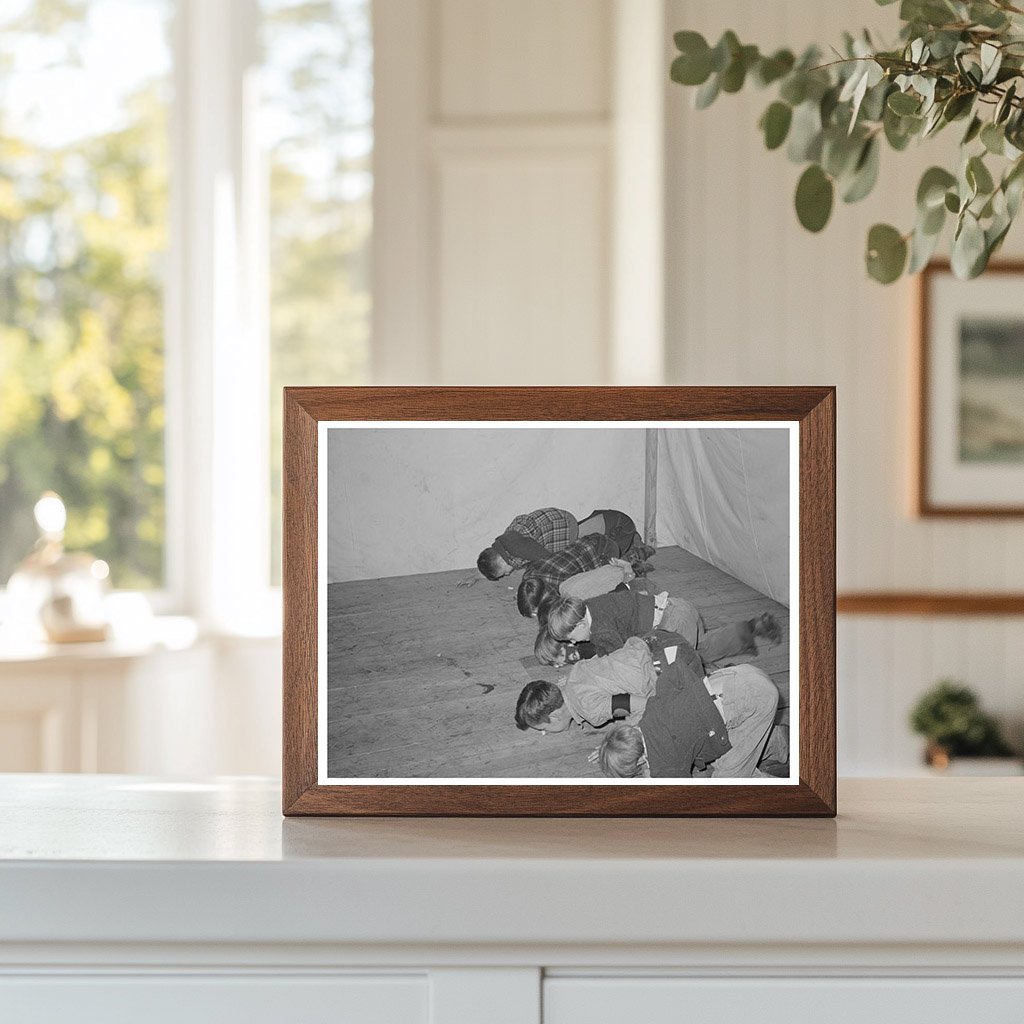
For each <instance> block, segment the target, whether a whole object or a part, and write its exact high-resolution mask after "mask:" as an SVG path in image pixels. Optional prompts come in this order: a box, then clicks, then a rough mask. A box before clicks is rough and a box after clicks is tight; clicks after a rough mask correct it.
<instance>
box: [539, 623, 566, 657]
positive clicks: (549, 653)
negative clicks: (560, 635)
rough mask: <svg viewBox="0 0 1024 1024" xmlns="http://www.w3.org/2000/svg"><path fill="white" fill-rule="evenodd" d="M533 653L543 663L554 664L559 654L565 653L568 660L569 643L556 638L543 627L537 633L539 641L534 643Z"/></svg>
mask: <svg viewBox="0 0 1024 1024" xmlns="http://www.w3.org/2000/svg"><path fill="white" fill-rule="evenodd" d="M533 653H534V654H535V655H536V656H537V660H538V661H539V662H540V663H541V664H542V665H554V664H555V662H556V661H557V660H558V656H559V655H560V654H561V655H564V656H565V658H566V660H568V657H569V645H568V644H563V643H562V642H561V640H556V639H555V638H554V637H553V636H552V635H551V634H550V633H549V632H548V631H547V629H542V630H541V631H540V632H539V633H538V634H537V641H536V643H535V644H534V645H533Z"/></svg>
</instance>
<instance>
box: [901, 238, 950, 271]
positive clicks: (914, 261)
mask: <svg viewBox="0 0 1024 1024" xmlns="http://www.w3.org/2000/svg"><path fill="white" fill-rule="evenodd" d="M941 234H942V232H941V231H935V232H932V233H928V232H926V231H923V230H922V229H921V228H920V227H918V228H915V230H914V233H913V235H912V236H911V238H910V262H909V263H908V264H907V273H908V274H916V273H918V272H920V271H922V270H924V268H925V267H926V266H927V265H928V262H929V260H931V258H932V256H933V255H934V254H935V250H936V248H937V247H938V244H939V238H940V237H941Z"/></svg>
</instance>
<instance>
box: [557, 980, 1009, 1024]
mask: <svg viewBox="0 0 1024 1024" xmlns="http://www.w3.org/2000/svg"><path fill="white" fill-rule="evenodd" d="M978 1019H984V1021H985V1022H986V1024H1020V1021H1021V1020H1022V1019H1024V979H1022V978H1015V979H1000V978H969V977H961V978H942V979H939V978H926V979H913V980H911V979H907V978H894V977H888V978H884V979H883V978H843V977H818V978H807V977H804V978H799V977H790V978H763V977H762V978H627V977H618V978H594V977H590V978H564V977H563V978H549V979H547V980H546V982H545V984H544V1024H580V1022H581V1021H586V1024H623V1022H624V1021H643V1022H644V1024H691V1022H694V1021H728V1020H756V1021H757V1022H758V1024H794V1022H796V1021H814V1024H865V1022H867V1021H882V1022H889V1021H898V1022H899V1024H945V1022H947V1021H967V1020H978Z"/></svg>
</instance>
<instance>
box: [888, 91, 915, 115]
mask: <svg viewBox="0 0 1024 1024" xmlns="http://www.w3.org/2000/svg"><path fill="white" fill-rule="evenodd" d="M920 107H921V100H920V99H919V98H918V97H917V96H914V95H912V94H911V93H908V92H894V93H892V94H891V95H890V96H889V109H890V110H891V111H892V112H893V113H894V114H899V115H900V116H901V117H902V116H903V115H905V114H916V113H917V111H918V110H919V109H920Z"/></svg>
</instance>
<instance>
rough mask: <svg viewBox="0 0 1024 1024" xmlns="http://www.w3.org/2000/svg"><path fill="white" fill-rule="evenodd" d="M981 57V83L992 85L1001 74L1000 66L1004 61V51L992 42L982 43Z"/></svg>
mask: <svg viewBox="0 0 1024 1024" xmlns="http://www.w3.org/2000/svg"><path fill="white" fill-rule="evenodd" d="M979 56H980V57H981V84H982V85H991V84H992V83H993V82H994V81H995V80H996V75H998V74H999V68H1000V66H1001V65H1002V63H1003V51H1002V50H1001V49H1000V48H999V47H998V46H995V45H994V44H993V43H991V42H988V41H986V42H984V43H982V44H981V50H980V53H979Z"/></svg>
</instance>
